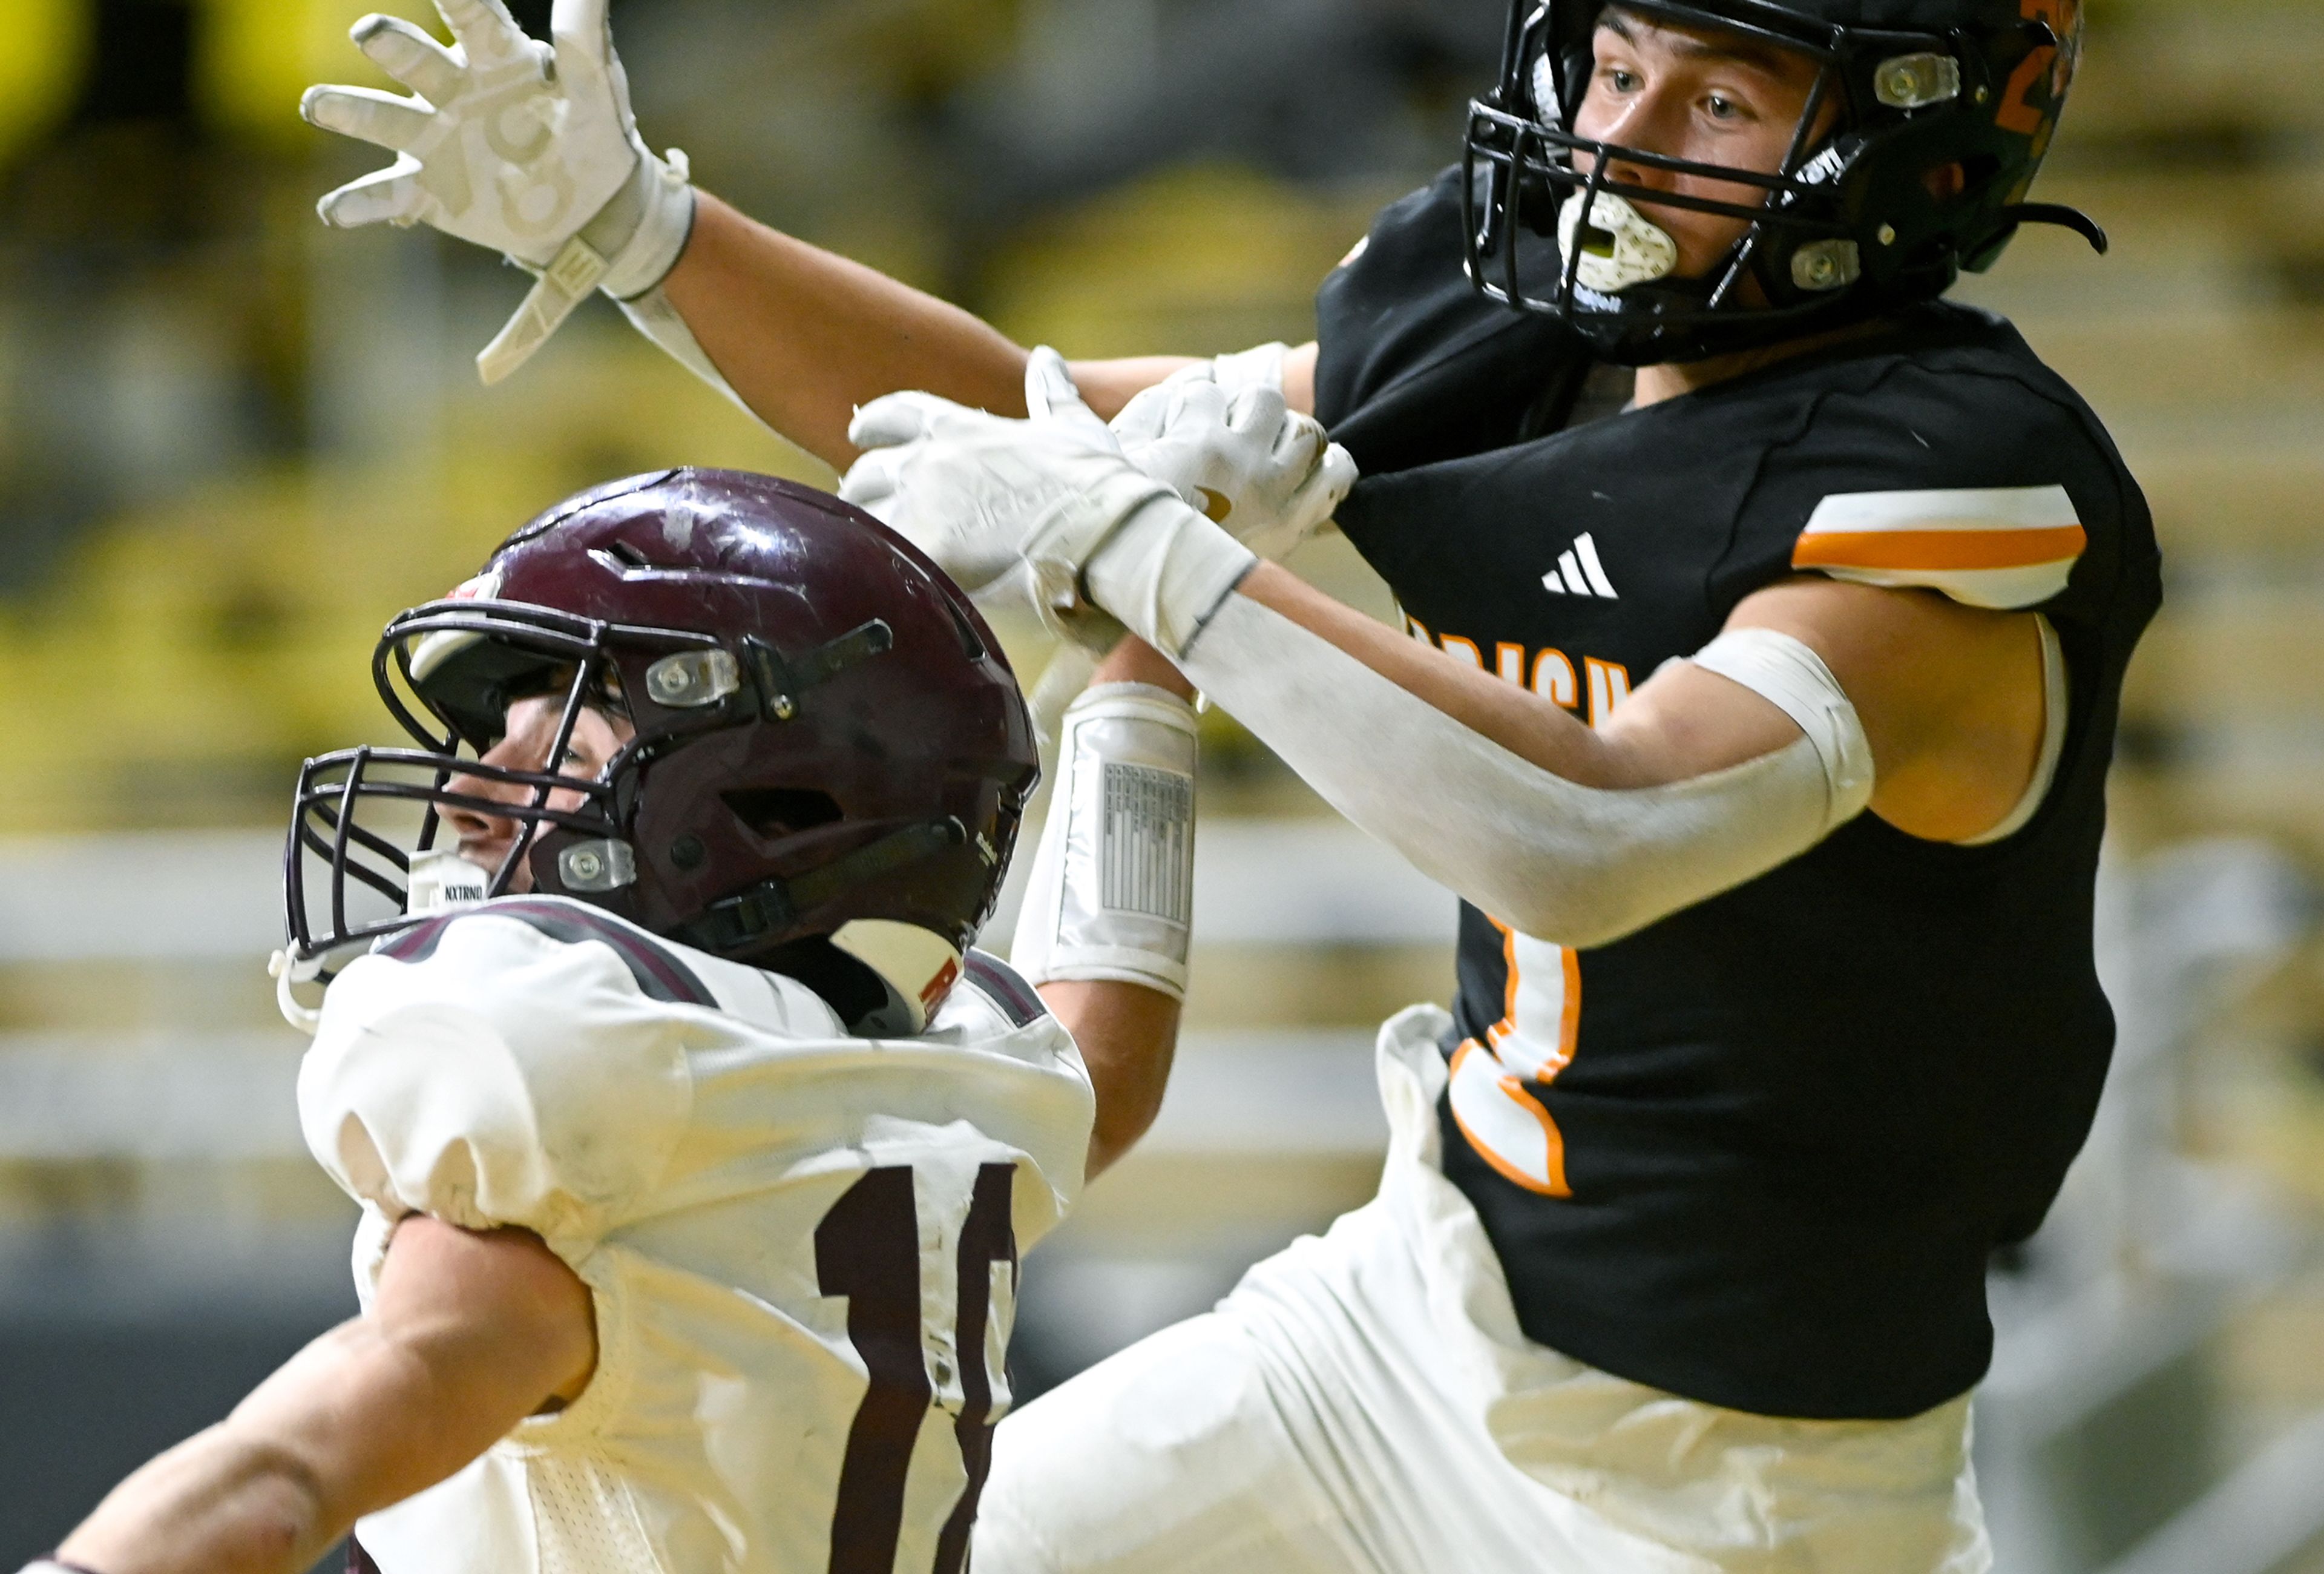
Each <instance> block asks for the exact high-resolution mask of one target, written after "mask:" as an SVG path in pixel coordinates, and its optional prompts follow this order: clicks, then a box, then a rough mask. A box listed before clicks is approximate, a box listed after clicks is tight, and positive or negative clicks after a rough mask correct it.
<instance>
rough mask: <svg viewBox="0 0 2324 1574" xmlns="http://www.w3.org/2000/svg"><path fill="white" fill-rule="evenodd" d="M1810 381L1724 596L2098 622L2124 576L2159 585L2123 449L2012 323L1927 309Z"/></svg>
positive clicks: (1728, 565) (1755, 499)
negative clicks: (1760, 593) (1860, 589)
mask: <svg viewBox="0 0 2324 1574" xmlns="http://www.w3.org/2000/svg"><path fill="white" fill-rule="evenodd" d="M1771 391H1772V390H1771ZM1803 393H1804V394H1805V396H1804V397H1803V399H1802V401H1801V408H1800V412H1799V418H1798V422H1797V424H1796V426H1795V427H1794V428H1793V430H1792V431H1791V432H1790V433H1789V435H1787V436H1786V437H1784V439H1782V440H1778V441H1776V442H1775V443H1773V444H1771V445H1770V446H1769V448H1768V449H1767V451H1766V457H1765V458H1764V460H1763V461H1762V463H1761V466H1760V469H1759V474H1758V476H1757V479H1756V481H1755V482H1754V484H1753V485H1752V486H1751V489H1750V491H1749V493H1748V495H1747V496H1746V498H1745V500H1744V503H1743V506H1742V509H1741V512H1740V514H1739V516H1738V519H1737V521H1736V536H1735V542H1734V546H1733V548H1732V550H1731V551H1729V554H1728V556H1727V558H1726V560H1724V561H1723V562H1722V563H1721V564H1720V568H1719V569H1718V570H1717V573H1716V575H1715V576H1714V582H1715V584H1717V586H1718V588H1720V590H1721V591H1723V592H1724V594H1721V595H1719V596H1716V597H1714V599H1717V600H1720V601H1721V602H1724V601H1726V600H1728V599H1729V598H1730V597H1734V596H1738V595H1740V594H1748V591H1749V590H1751V589H1754V588H1757V587H1758V586H1760V585H1763V584H1766V583H1769V582H1772V581H1773V580H1775V579H1780V578H1783V577H1784V576H1785V575H1787V574H1792V573H1819V574H1825V575H1829V576H1831V578H1833V579H1845V580H1849V581H1853V582H1855V583H1858V584H1867V585H1878V586H1885V587H1890V588H1923V589H1931V590H1935V591H1938V592H1940V593H1941V594H1943V595H1945V596H1947V597H1950V598H1952V599H1953V600H1955V601H1959V602H1961V603H1963V604H1964V605H1967V606H1980V607H1990V608H1997V609H2024V608H2035V607H2039V608H2042V609H2043V610H2045V611H2047V612H2050V613H2052V615H2053V616H2064V617H2067V618H2075V617H2080V618H2084V619H2089V620H2095V619H2096V618H2097V617H2098V616H2101V614H2102V612H2103V610H2104V609H2105V608H2107V607H2108V606H2111V605H2112V604H2113V601H2114V599H2115V596H2116V588H2117V586H2118V583H2119V580H2120V578H2121V575H2122V573H2123V572H2124V570H2125V569H2126V568H2127V569H2131V570H2132V571H2134V572H2137V571H2140V570H2142V569H2143V570H2144V571H2145V572H2148V573H2150V574H2151V573H2152V571H2153V558H2154V550H2153V539H2152V534H2151V532H2150V531H2149V530H2148V529H2147V527H2146V523H2145V521H2146V512H2145V506H2144V500H2143V499H2142V498H2140V497H2139V495H2138V493H2137V487H2136V485H2135V483H2134V482H2133V481H2132V480H2131V479H2130V477H2129V474H2128V472H2127V471H2126V469H2125V468H2124V467H2123V464H2122V461H2121V458H2120V457H2119V455H2117V454H2116V451H2115V449H2114V445H2113V443H2112V441H2111V440H2110V439H2108V437H2107V433H2106V431H2105V429H2104V428H2103V427H2102V426H2101V425H2100V424H2099V422H2098V418H2097V417H2096V416H2095V415H2094V414H2093V413H2092V412H2090V410H2089V407H2088V406H2087V405H2085V404H2084V403H2082V401H2081V400H2080V397H2078V396H2077V395H2076V394H2074V392H2073V391H2072V389H2071V388H2070V387H2069V386H2067V384H2065V383H2064V382H2063V381H2062V380H2061V379H2060V378H2059V377H2058V376H2057V375H2055V374H2054V373H2052V372H2051V371H2050V370H2049V369H2048V368H2047V367H2045V366H2043V365H2042V364H2041V362H2040V361H2039V360H2038V359H2037V358H2036V357H2035V356H2034V355H2033V352H2032V350H2030V349H2029V348H2027V347H2026V346H2025V343H2024V340H2023V339H2022V338H2019V337H2018V335H2017V333H2016V330H2015V329H2012V328H2011V327H2010V326H2009V325H2008V324H2007V323H2006V322H2003V321H2001V320H2000V319H1997V318H1991V317H1987V316H1986V315H1985V314H1983V313H1981V312H1975V311H1970V310H1966V309H1964V308H1960V307H1950V306H1947V307H1940V308H1932V309H1927V310H1924V312H1923V314H1922V325H1921V326H1920V327H1919V328H1918V329H1916V331H1914V333H1912V334H1911V335H1910V336H1909V337H1908V338H1907V339H1906V340H1905V341H1904V343H1903V344H1901V345H1900V346H1899V347H1897V348H1896V349H1895V350H1894V351H1893V352H1890V353H1883V354H1876V355H1872V356H1864V357H1862V358H1859V359H1853V360H1848V361H1844V362H1840V363H1839V364H1836V365H1833V366H1830V367H1828V368H1827V369H1826V370H1825V372H1824V374H1823V375H1818V376H1814V377H1813V378H1812V390H1803Z"/></svg>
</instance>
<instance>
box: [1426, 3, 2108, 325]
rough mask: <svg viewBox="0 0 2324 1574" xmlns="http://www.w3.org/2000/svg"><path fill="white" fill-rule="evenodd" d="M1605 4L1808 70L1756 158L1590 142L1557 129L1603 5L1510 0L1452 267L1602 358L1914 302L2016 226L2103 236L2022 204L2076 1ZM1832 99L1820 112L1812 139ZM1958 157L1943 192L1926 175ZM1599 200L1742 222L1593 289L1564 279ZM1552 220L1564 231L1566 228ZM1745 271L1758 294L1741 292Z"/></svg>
mask: <svg viewBox="0 0 2324 1574" xmlns="http://www.w3.org/2000/svg"><path fill="white" fill-rule="evenodd" d="M1615 3H1616V4H1618V7H1619V9H1621V10H1623V11H1625V12H1628V13H1631V14H1637V15H1639V16H1643V17H1646V18H1647V19H1649V20H1655V21H1663V22H1668V23H1675V24H1678V25H1682V26H1687V27H1701V28H1716V29H1723V30H1726V31H1728V32H1735V33H1741V34H1744V35H1747V36H1748V37H1749V38H1750V39H1752V40H1754V41H1756V42H1761V43H1767V44H1774V45H1776V46H1779V47H1781V48H1784V49H1787V50H1794V51H1799V52H1801V53H1802V54H1803V55H1805V56H1807V57H1808V58H1810V59H1812V60H1814V61H1816V62H1817V63H1818V64H1819V66H1820V68H1821V69H1820V70H1819V73H1818V76H1817V79H1816V82H1815V86H1814V88H1813V90H1812V93H1811V94H1810V97H1809V98H1808V101H1807V104H1806V106H1805V108H1804V109H1803V111H1802V114H1801V117H1800V120H1799V124H1798V125H1797V126H1796V128H1795V129H1794V134H1793V137H1792V141H1791V145H1790V151H1789V153H1788V155H1787V156H1786V157H1785V159H1784V163H1783V166H1782V168H1781V169H1779V170H1777V171H1775V172H1774V173H1772V174H1770V173H1766V172H1762V171H1744V170H1738V169H1735V168H1731V167H1729V166H1724V165H1718V164H1705V163H1699V162H1690V161H1687V160H1683V159H1676V158H1670V157H1666V156H1664V155H1662V154H1659V153H1652V152H1649V151H1647V150H1645V149H1641V148H1636V147H1630V146H1625V145H1623V144H1610V143H1603V142H1594V141H1591V140H1588V139H1585V138H1582V137H1579V136H1576V135H1574V134H1572V132H1571V131H1570V130H1569V129H1568V128H1569V127H1570V126H1571V125H1572V124H1573V117H1574V114H1575V111H1576V109H1577V108H1578V107H1579V106H1580V105H1581V103H1582V94H1583V92H1584V90H1585V89H1586V88H1587V87H1588V85H1589V82H1590V79H1591V68H1592V62H1593V52H1592V48H1591V42H1592V35H1593V34H1594V32H1595V31H1596V29H1597V25H1598V21H1599V18H1600V15H1601V14H1603V13H1604V12H1605V11H1607V10H1608V9H1609V0H1516V3H1515V4H1514V5H1512V7H1511V9H1510V13H1509V24H1508V39H1507V42H1506V46H1505V48H1504V51H1503V55H1502V64H1501V76H1500V80H1499V83H1498V84H1497V85H1496V86H1495V88H1493V90H1492V92H1491V93H1490V94H1489V95H1488V96H1487V97H1483V98H1480V99H1476V100H1473V101H1472V102H1471V105H1470V111H1469V131H1468V139H1467V176H1468V180H1467V184H1466V188H1465V190H1466V209H1465V213H1464V222H1465V225H1466V228H1467V236H1466V242H1467V251H1468V267H1469V274H1470V277H1471V280H1472V281H1473V282H1475V284H1476V286H1477V288H1478V289H1479V290H1480V291H1481V292H1484V293H1485V294H1486V295H1488V296H1490V297H1491V298H1493V299H1495V300H1498V301H1504V302H1506V303H1508V305H1510V306H1512V307H1516V308H1518V309H1520V310H1527V311H1537V312H1545V313H1548V314H1550V315H1553V316H1555V317H1557V318H1560V319H1563V320H1564V321H1565V322H1567V323H1569V324H1571V325H1572V327H1573V328H1574V329H1575V330H1576V331H1578V332H1579V333H1580V334H1581V335H1582V338H1584V339H1585V340H1586V341H1588V343H1589V344H1590V346H1591V348H1592V349H1593V350H1594V351H1595V352H1596V353H1597V354H1598V355H1599V356H1600V358H1602V359H1605V360H1608V361H1611V362H1615V363H1618V364H1620V365H1625V366H1647V365H1653V364H1656V363H1660V362H1669V361H1689V360H1700V359H1702V358H1703V357H1705V356H1714V355H1723V354H1727V353H1729V352H1732V351H1736V350H1742V349H1749V348H1754V347H1758V346H1761V345H1766V344H1770V343H1774V342H1777V341H1779V340H1783V339H1786V338H1795V337H1798V336H1800V335H1803V334H1807V333H1812V332H1819V331H1821V330H1823V329H1829V328H1835V327H1840V326H1842V325H1845V324H1847V323H1849V322H1854V321H1859V320H1862V319H1867V318H1871V317H1875V316H1877V315H1880V314H1882V313H1884V312H1887V311H1890V310H1895V309H1896V308H1898V307H1900V306H1904V305H1909V304H1912V303H1914V302H1916V301H1926V300H1931V299H1933V298H1934V297H1936V296H1938V295H1941V294H1942V293H1943V292H1945V291H1946V290H1947V289H1949V288H1950V287H1951V285H1952V283H1953V282H1954V280H1955V279H1956V278H1957V277H1958V276H1959V274H1960V270H1961V269H1963V268H1967V269H1969V270H1971V271H1973V272H1981V271H1983V270H1984V269H1986V268H1987V267H1989V266H1991V265H1992V264H1993V262H1994V260H1995V259H1996V258H1997V257H1998V256H1999V255H2001V252H2002V249H2003V248H2004V247H2005V246H2006V245H2008V244H2009V240H2010V237H2011V236H2013V235H2015V233H2016V230H2017V228H2018V227H2019V226H2020V225H2023V224H2028V223H2049V224H2062V225H2065V226H2067V227H2070V228H2072V229H2074V230H2076V231H2078V232H2080V234H2081V235H2083V236H2086V237H2087V238H2088V239H2089V241H2090V243H2091V245H2094V246H2095V247H2097V249H2098V250H2099V251H2101V252H2103V251H2104V250H2105V249H2106V236H2105V234H2104V232H2103V231H2101V230H2100V229H2099V228H2098V226H2097V225H2096V224H2095V223H2093V222H2092V221H2091V220H2090V219H2089V218H2086V217H2085V216H2083V215H2082V214H2080V213H2078V212H2076V211H2074V210H2073V209H2071V208H2060V207H2055V206H2051V205H2047V204H2038V203H2032V204H2029V203H2027V202H2026V201H2025V194H2026V190H2027V188H2028V187H2029V186H2031V185H2032V183H2033V175H2034V172H2035V171H2036V170H2037V169H2038V168H2039V167H2040V165H2041V162H2042V157H2043V153H2046V152H2047V151H2048V148H2049V145H2050V139H2051V137H2052V134H2053V133H2054V132H2055V131H2056V129H2057V125H2058V116H2059V112H2060V111H2061V109H2062V108H2063V107H2064V105H2065V101H2066V91H2067V88H2068V87H2069V86H2070V84H2071V82H2072V79H2073V74H2074V67H2075V64H2076V61H2077V59H2078V58H2079V56H2080V51H2081V40H2082V17H2081V0H1615ZM1832 104H1837V106H1838V108H1839V113H1838V115H1837V116H1836V117H1835V118H1834V120H1833V123H1832V125H1831V129H1830V131H1829V132H1827V133H1826V134H1824V135H1822V136H1821V137H1820V138H1818V137H1814V136H1812V129H1813V127H1814V126H1815V125H1816V124H1817V122H1818V121H1819V119H1821V116H1822V111H1823V110H1824V108H1825V106H1828V105H1832ZM1577 153H1584V154H1587V155H1590V156H1589V158H1588V159H1587V160H1586V161H1585V162H1589V163H1591V166H1592V167H1591V172H1590V173H1587V174H1584V173H1582V171H1580V170H1579V169H1577V168H1576V163H1575V155H1576V154H1577ZM1614 162H1622V163H1628V164H1629V165H1631V166H1633V167H1634V168H1646V169H1652V170H1657V171H1667V172H1669V173H1672V174H1676V175H1683V176H1694V177H1699V178H1703V179H1709V180H1716V181H1726V182H1729V183H1731V184H1736V185H1742V186H1748V187H1756V188H1757V189H1758V190H1761V191H1764V192H1765V193H1766V196H1765V197H1764V199H1761V200H1760V201H1757V202H1748V201H1747V202H1735V201H1720V200H1716V199H1708V198H1703V197H1700V196H1693V195H1684V196H1681V195H1674V194H1673V193H1671V192H1668V191H1663V190H1649V189H1646V188H1644V187H1641V186H1639V185H1637V184H1635V183H1630V182H1625V181H1621V180H1618V179H1614V178H1610V177H1609V173H1608V171H1609V168H1610V167H1612V166H1613V164H1614ZM1955 165H1958V166H1959V168H1960V181H1959V190H1957V191H1956V190H1951V189H1950V188H1951V187H1952V185H1953V184H1954V182H1953V181H1950V179H1945V178H1942V176H1943V173H1944V172H1945V171H1948V170H1949V168H1950V166H1955ZM1932 175H1938V176H1940V177H1941V178H1940V179H1938V180H1936V181H1932V180H1931V176H1932ZM1607 196H1611V197H1617V198H1620V199H1624V200H1625V201H1637V202H1639V203H1642V204H1644V203H1655V204H1661V205H1663V206H1665V207H1671V208H1688V209H1692V210H1695V211H1699V212H1704V213H1715V214H1720V215H1723V216H1726V217H1729V218H1739V219H1743V220H1747V221H1748V223H1749V225H1750V228H1749V229H1748V231H1747V232H1746V233H1745V234H1744V236H1743V237H1742V238H1741V239H1740V240H1739V241H1738V242H1737V243H1736V245H1735V246H1734V247H1733V249H1732V250H1731V251H1730V252H1729V254H1728V255H1727V256H1726V258H1725V259H1724V260H1723V261H1722V262H1721V263H1720V264H1719V265H1718V266H1716V267H1714V268H1713V269H1712V270H1711V273H1710V275H1709V276H1708V277H1706V278H1701V279H1677V278H1662V279H1655V280H1652V281H1650V282H1637V283H1633V284H1630V285H1628V287H1625V288H1619V289H1618V290H1614V291H1611V292H1607V291H1601V290H1597V289H1592V288H1591V287H1590V285H1589V284H1587V283H1586V282H1583V281H1582V278H1581V277H1580V274H1581V273H1582V261H1583V257H1584V255H1585V253H1586V252H1588V251H1589V250H1591V249H1592V248H1593V247H1594V248H1597V249H1599V250H1600V255H1604V250H1605V248H1606V247H1608V246H1609V245H1611V244H1612V243H1613V237H1612V236H1611V235H1610V234H1609V231H1611V230H1613V229H1614V228H1615V227H1616V226H1615V225H1614V224H1612V223H1608V224H1604V225H1600V224H1596V223H1593V218H1595V217H1597V212H1598V208H1599V206H1600V199H1602V198H1604V197H1607ZM1577 197H1578V198H1579V201H1578V202H1577V200H1576V199H1577ZM1569 208H1571V209H1572V211H1570V212H1569V211H1568V209H1569ZM1609 211H1611V210H1610V209H1609ZM1561 219H1563V222H1564V224H1565V225H1566V226H1567V227H1568V230H1569V235H1570V236H1571V237H1572V238H1571V240H1570V241H1569V243H1568V244H1566V245H1561V244H1560V243H1559V241H1558V239H1557V238H1556V237H1557V235H1558V231H1559V228H1560V222H1561ZM1747 278H1748V279H1752V280H1755V281H1757V284H1758V286H1759V292H1760V293H1761V294H1762V295H1763V296H1764V297H1765V301H1766V303H1765V304H1764V305H1763V304H1759V303H1757V302H1751V303H1748V304H1747V303H1746V301H1745V293H1746V292H1744V291H1743V290H1742V288H1741V286H1742V284H1743V282H1744V281H1745V280H1746V279H1747Z"/></svg>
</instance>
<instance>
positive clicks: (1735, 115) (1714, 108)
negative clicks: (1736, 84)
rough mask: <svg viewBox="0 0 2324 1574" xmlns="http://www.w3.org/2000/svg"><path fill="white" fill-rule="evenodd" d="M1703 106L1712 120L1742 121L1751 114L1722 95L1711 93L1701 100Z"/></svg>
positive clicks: (1734, 101)
mask: <svg viewBox="0 0 2324 1574" xmlns="http://www.w3.org/2000/svg"><path fill="white" fill-rule="evenodd" d="M1703 106H1704V107H1705V108H1706V109H1708V110H1709V111H1710V112H1711V119H1713V120H1743V119H1746V118H1748V116H1749V115H1750V113H1751V112H1750V111H1749V110H1748V109H1746V108H1744V107H1743V106H1742V105H1741V104H1739V103H1738V102H1737V101H1736V100H1734V99H1732V98H1729V97H1728V96H1727V95H1726V94H1724V93H1713V94H1712V95H1711V97H1708V98H1706V99H1704V100H1703Z"/></svg>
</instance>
